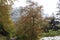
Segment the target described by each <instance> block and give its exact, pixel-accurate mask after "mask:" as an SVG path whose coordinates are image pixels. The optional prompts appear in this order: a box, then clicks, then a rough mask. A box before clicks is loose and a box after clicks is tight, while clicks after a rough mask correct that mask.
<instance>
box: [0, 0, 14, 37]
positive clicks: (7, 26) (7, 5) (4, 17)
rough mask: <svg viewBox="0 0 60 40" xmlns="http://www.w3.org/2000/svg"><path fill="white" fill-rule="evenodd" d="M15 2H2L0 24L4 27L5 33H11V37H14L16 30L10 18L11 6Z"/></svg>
mask: <svg viewBox="0 0 60 40" xmlns="http://www.w3.org/2000/svg"><path fill="white" fill-rule="evenodd" d="M12 4H13V0H0V24H2V25H3V28H4V30H5V31H7V32H9V34H10V35H8V36H11V35H14V34H13V33H15V28H14V24H13V22H12V20H11V18H10V13H11V6H12Z"/></svg>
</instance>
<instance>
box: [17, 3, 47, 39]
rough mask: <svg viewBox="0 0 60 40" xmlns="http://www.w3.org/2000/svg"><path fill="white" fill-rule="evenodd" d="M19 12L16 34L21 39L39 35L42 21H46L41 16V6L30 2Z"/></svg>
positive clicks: (35, 37)
mask: <svg viewBox="0 0 60 40" xmlns="http://www.w3.org/2000/svg"><path fill="white" fill-rule="evenodd" d="M20 13H21V14H20V16H21V17H20V18H19V20H18V21H17V22H16V26H17V35H18V36H19V37H20V39H21V40H36V39H37V38H38V36H41V33H42V27H43V23H44V22H46V21H44V19H43V17H42V6H38V5H37V3H34V2H31V4H30V5H28V6H26V7H23V8H22V9H21V12H20ZM45 25H46V24H45Z"/></svg>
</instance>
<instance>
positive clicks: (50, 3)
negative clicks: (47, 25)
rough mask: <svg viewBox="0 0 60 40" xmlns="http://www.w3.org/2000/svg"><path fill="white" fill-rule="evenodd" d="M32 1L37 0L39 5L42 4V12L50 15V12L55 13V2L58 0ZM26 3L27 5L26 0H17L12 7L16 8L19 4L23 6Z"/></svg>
mask: <svg viewBox="0 0 60 40" xmlns="http://www.w3.org/2000/svg"><path fill="white" fill-rule="evenodd" d="M32 1H34V2H38V4H39V5H42V6H43V9H44V13H45V14H48V15H49V16H50V15H51V14H52V13H56V9H57V8H56V7H57V2H58V1H59V0H32ZM26 5H28V4H27V3H26V0H18V1H15V3H14V5H13V6H14V8H16V7H17V8H18V7H21V6H23V7H25V6H26Z"/></svg>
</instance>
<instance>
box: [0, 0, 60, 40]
mask: <svg viewBox="0 0 60 40" xmlns="http://www.w3.org/2000/svg"><path fill="white" fill-rule="evenodd" d="M14 1H15V0H0V40H39V39H40V38H42V37H53V36H59V35H60V22H59V21H55V17H54V15H53V16H50V17H46V16H45V17H44V15H43V10H44V9H43V5H40V6H39V5H38V3H36V2H31V1H28V3H30V4H29V5H27V6H25V7H20V8H19V10H18V11H19V14H20V15H19V18H18V19H17V21H13V19H12V17H11V16H13V14H14V13H15V11H14V12H12V11H13V10H12V9H13V8H12V5H13V4H14ZM58 15H59V14H58Z"/></svg>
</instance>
